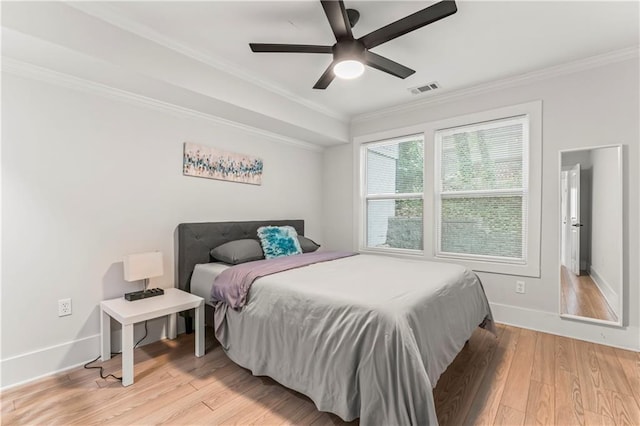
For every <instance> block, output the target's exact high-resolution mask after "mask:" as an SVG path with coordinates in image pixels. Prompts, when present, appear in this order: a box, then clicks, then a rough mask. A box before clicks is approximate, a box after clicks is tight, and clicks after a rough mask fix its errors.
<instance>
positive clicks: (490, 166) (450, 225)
mask: <svg viewBox="0 0 640 426" xmlns="http://www.w3.org/2000/svg"><path fill="white" fill-rule="evenodd" d="M528 128H529V122H528V118H527V116H519V117H513V118H506V119H502V120H494V121H488V122H483V123H478V124H473V125H467V126H460V127H454V128H449V129H444V130H438V131H436V132H435V143H436V151H435V152H436V158H435V160H436V161H435V163H436V181H435V202H436V220H437V224H436V239H437V241H436V244H437V245H436V256H454V257H457V258H465V257H466V258H471V259H479V260H484V261H493V262H507V263H521V264H524V263H526V261H527V237H528V234H527V220H526V218H527V206H528V188H527V180H528V179H527V177H528V173H527V168H528V167H527V166H528V155H527V153H528V137H527V136H528Z"/></svg>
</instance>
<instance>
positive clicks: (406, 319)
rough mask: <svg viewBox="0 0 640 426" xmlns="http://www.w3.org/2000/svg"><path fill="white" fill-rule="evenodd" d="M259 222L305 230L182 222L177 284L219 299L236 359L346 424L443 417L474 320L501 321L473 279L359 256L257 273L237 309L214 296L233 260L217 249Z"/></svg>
mask: <svg viewBox="0 0 640 426" xmlns="http://www.w3.org/2000/svg"><path fill="white" fill-rule="evenodd" d="M263 225H275V226H282V225H289V226H293V227H294V228H295V229H296V231H297V233H298V234H299V235H304V222H303V221H301V220H290V221H267V222H262V221H255V222H216V223H198V224H181V225H180V226H179V228H178V236H179V238H178V241H179V250H178V275H179V286H180V288H181V289H183V290H185V291H190V292H193V293H195V294H198V295H200V296H202V297H204V298H205V300H206V301H207V303H208V304H209V305H212V306H215V308H216V309H215V314H214V317H215V325H214V329H215V333H216V337H217V338H218V340H220V343H221V345H222V347H223V348H224V350H225V352H226V353H227V355H228V356H229V358H230V359H231V360H233V361H234V362H236V363H237V364H239V365H241V366H243V367H245V368H248V369H250V370H251V371H252V372H253V374H255V375H265V376H269V377H271V378H273V379H274V380H276V381H278V382H279V383H281V384H283V385H284V386H287V387H289V388H291V389H294V390H296V391H298V392H301V393H303V394H305V395H307V396H308V397H309V398H311V399H312V400H313V401H314V403H315V404H316V406H317V407H318V409H319V410H321V411H329V412H332V413H335V414H337V415H338V416H340V417H341V418H342V419H344V420H346V421H350V420H354V419H356V418H360V422H361V423H362V424H364V425H369V424H413V425H416V424H437V417H436V413H435V405H434V401H433V394H432V389H433V387H435V385H436V383H437V381H438V378H439V377H440V375H441V374H442V373H443V372H444V370H445V369H446V368H447V366H448V365H449V364H450V363H451V361H453V359H454V358H455V356H456V355H457V354H458V352H459V351H460V350H461V349H462V347H463V346H464V344H465V342H466V341H467V340H468V339H469V337H470V336H471V334H472V333H473V332H474V330H475V328H476V327H478V326H479V325H481V326H483V327H485V328H488V329H489V330H492V327H493V323H492V318H491V312H490V309H489V305H488V302H487V299H486V296H485V294H484V290H483V289H482V286H481V284H480V281H479V280H478V278H477V276H476V275H475V274H474V273H473V272H471V271H469V270H467V269H466V268H464V267H462V266H459V265H454V264H449V263H438V262H425V261H421V260H411V259H402V258H393V257H388V256H378V255H366V254H360V255H355V256H346V257H341V258H338V259H335V260H331V261H323V262H319V263H314V264H311V265H309V266H304V267H301V268H295V269H290V270H287V271H283V272H279V273H276V274H273V275H269V276H265V277H262V278H259V279H258V280H256V281H255V282H254V283H253V286H252V287H251V288H250V290H249V293H248V298H247V302H246V305H245V306H244V307H243V308H242V309H240V310H236V309H231V308H228V307H227V306H225V304H223V303H221V302H215V303H213V302H212V300H211V296H210V292H211V284H212V282H213V280H214V279H215V277H216V276H218V275H220V274H222V273H223V271H224V270H225V269H226V268H228V266H226V265H223V264H219V263H212V262H211V260H212V259H210V257H209V251H210V250H211V249H212V248H214V247H217V246H219V245H221V244H223V243H225V242H228V241H233V240H237V239H242V238H256V232H257V229H258V227H260V226H263ZM302 256H305V255H302ZM187 322H188V321H187Z"/></svg>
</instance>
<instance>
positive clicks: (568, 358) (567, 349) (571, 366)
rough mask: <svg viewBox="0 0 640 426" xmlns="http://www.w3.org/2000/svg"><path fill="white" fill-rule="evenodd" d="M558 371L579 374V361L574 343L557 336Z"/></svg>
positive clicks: (556, 355) (556, 356)
mask: <svg viewBox="0 0 640 426" xmlns="http://www.w3.org/2000/svg"><path fill="white" fill-rule="evenodd" d="M555 349H556V350H555V359H556V369H555V370H556V371H558V369H560V370H563V371H567V372H569V373H573V374H576V375H577V374H578V361H577V360H576V350H575V346H574V341H573V340H572V339H569V338H568V337H563V336H555Z"/></svg>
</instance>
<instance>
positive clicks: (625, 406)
mask: <svg viewBox="0 0 640 426" xmlns="http://www.w3.org/2000/svg"><path fill="white" fill-rule="evenodd" d="M607 396H608V397H609V401H610V403H611V417H612V418H613V422H614V424H616V425H640V406H639V404H638V401H636V400H635V398H633V397H632V396H629V395H624V394H621V393H618V392H613V391H607Z"/></svg>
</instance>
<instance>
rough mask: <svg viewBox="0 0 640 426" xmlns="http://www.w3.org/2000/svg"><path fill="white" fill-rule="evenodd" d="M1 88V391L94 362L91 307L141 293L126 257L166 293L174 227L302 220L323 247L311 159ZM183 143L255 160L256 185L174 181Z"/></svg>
mask: <svg viewBox="0 0 640 426" xmlns="http://www.w3.org/2000/svg"><path fill="white" fill-rule="evenodd" d="M2 79H3V80H2V195H3V200H2V229H3V233H2V256H3V257H2V263H3V268H2V302H1V303H2V305H1V306H2V313H1V317H2V325H3V329H2V353H1V358H2V372H3V376H2V386H3V387H6V386H8V385H11V384H15V383H18V382H20V381H24V380H28V379H31V378H34V377H37V376H40V375H44V374H47V373H50V372H52V371H55V370H58V369H63V368H67V367H70V366H72V365H77V364H79V363H82V362H86V361H87V360H89V359H92V358H94V357H95V356H97V355H98V353H99V339H98V333H99V308H98V304H99V302H100V301H101V300H103V299H107V298H113V297H118V296H121V295H122V294H123V293H124V292H125V291H131V290H134V289H138V288H137V287H135V288H132V285H131V284H129V283H126V282H125V281H124V280H123V277H122V263H121V258H122V256H123V255H125V254H128V253H135V252H140V251H147V250H161V251H162V252H163V253H164V267H165V274H164V276H162V277H160V278H154V279H152V280H151V285H152V286H159V287H171V286H174V268H173V265H174V260H173V258H174V252H173V251H174V233H175V230H176V227H177V225H178V224H179V223H181V222H196V221H225V220H258V219H287V218H295V219H304V220H305V221H306V229H307V232H306V233H307V234H308V235H309V236H311V237H312V238H313V239H314V240H316V241H318V242H319V243H322V242H323V236H322V226H321V218H322V203H321V198H322V197H321V194H322V190H323V188H322V187H323V182H322V163H323V154H322V152H320V151H319V150H309V149H302V148H298V147H295V146H291V145H285V144H283V143H279V142H275V141H273V140H271V139H269V138H267V137H265V136H261V135H260V134H256V133H249V132H247V131H244V130H242V129H238V128H235V127H231V126H228V125H225V124H218V123H216V122H214V121H209V120H205V119H203V118H198V117H194V116H188V115H185V114H180V113H178V112H175V113H170V112H166V111H160V110H154V109H151V108H147V107H143V106H140V105H137V104H132V103H130V102H124V101H122V100H120V99H109V98H106V97H101V96H98V95H95V94H92V93H87V92H86V91H76V90H72V89H67V88H62V87H59V86H57V85H53V84H48V83H45V82H39V81H35V80H29V79H25V78H22V77H18V76H15V75H13V74H8V73H3V76H2ZM185 141H190V142H195V143H200V144H203V145H209V146H213V147H216V148H220V149H223V150H230V151H234V152H239V153H246V154H252V155H255V156H259V157H261V158H262V159H263V160H264V175H263V184H262V186H253V185H246V184H239V183H231V182H223V181H216V180H209V179H201V178H194V177H187V176H183V175H182V146H183V142H185ZM67 297H70V298H72V301H73V302H72V306H73V315H71V316H68V317H61V318H59V317H58V316H57V300H58V299H61V298H67ZM156 323H157V321H156ZM158 325H159V324H154V326H155V329H156V331H155V332H153V333H152V334H154V336H152V338H157V337H159V333H160V332H159V331H157V329H158V328H159V327H158ZM152 331H153V330H152ZM141 334H142V330H141V328H140V327H138V328H137V332H136V336H141Z"/></svg>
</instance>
